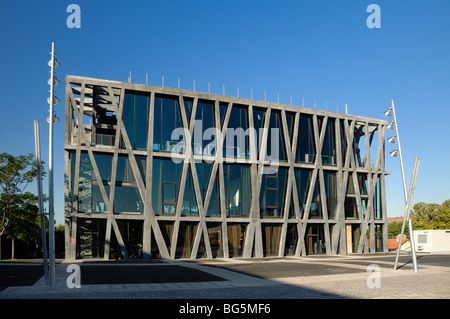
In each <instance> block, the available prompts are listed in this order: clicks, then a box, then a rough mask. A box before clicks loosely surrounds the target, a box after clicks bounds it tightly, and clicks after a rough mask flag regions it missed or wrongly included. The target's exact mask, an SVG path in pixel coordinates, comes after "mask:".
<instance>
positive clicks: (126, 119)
mask: <svg viewBox="0 0 450 319" xmlns="http://www.w3.org/2000/svg"><path fill="white" fill-rule="evenodd" d="M149 109H150V95H149V93H141V92H139V93H138V92H132V91H127V92H126V93H125V97H124V101H123V111H122V120H123V124H124V126H125V129H126V131H127V135H128V139H129V140H130V144H131V148H132V149H134V150H146V149H147V132H148V113H149ZM122 148H125V146H124V145H122Z"/></svg>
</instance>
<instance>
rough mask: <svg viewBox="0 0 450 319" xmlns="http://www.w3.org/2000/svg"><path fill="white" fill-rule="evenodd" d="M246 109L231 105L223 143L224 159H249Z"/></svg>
mask: <svg viewBox="0 0 450 319" xmlns="http://www.w3.org/2000/svg"><path fill="white" fill-rule="evenodd" d="M247 129H248V115H247V107H244V106H238V105H233V107H232V109H231V113H230V119H229V121H228V128H227V130H226V133H225V139H224V143H223V156H224V157H240V158H249V157H250V144H249V143H250V140H249V138H250V137H249V132H248V130H247Z"/></svg>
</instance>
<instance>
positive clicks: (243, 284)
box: [0, 253, 450, 300]
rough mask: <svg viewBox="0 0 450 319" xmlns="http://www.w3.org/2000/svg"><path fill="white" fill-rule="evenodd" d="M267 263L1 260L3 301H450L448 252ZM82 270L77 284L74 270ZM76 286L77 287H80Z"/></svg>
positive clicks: (266, 260)
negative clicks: (49, 265) (52, 266)
mask: <svg viewBox="0 0 450 319" xmlns="http://www.w3.org/2000/svg"><path fill="white" fill-rule="evenodd" d="M417 256H418V265H419V271H418V272H417V273H415V272H414V271H413V265H412V262H411V257H410V256H409V254H404V253H402V255H401V257H400V260H399V266H400V268H399V269H398V270H394V269H393V265H394V259H395V254H392V253H389V254H361V255H356V254H354V255H338V256H307V257H284V258H264V259H256V258H251V259H244V258H236V259H200V260H149V261H143V260H131V261H95V260H83V261H80V260H76V261H66V260H59V261H58V263H57V265H56V287H55V289H53V290H50V289H49V287H48V285H47V284H46V282H45V278H44V277H43V267H42V264H41V263H39V262H32V261H29V260H28V261H26V262H25V261H2V262H0V299H10V300H11V299H178V300H183V299H189V300H191V299H234V300H238V299H239V300H247V299H267V300H273V299H280V300H281V299H450V253H442V254H424V253H422V254H418V255H417ZM70 265H76V266H77V267H79V271H78V272H77V273H78V274H79V277H78V278H79V279H80V280H79V286H77V285H75V283H76V278H75V277H76V276H75V275H76V272H74V270H73V268H70V267H69V266H70ZM77 287H79V288H77Z"/></svg>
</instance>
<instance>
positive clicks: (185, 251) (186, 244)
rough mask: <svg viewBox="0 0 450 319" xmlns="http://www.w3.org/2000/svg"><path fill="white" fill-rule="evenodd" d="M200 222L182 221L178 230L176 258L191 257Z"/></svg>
mask: <svg viewBox="0 0 450 319" xmlns="http://www.w3.org/2000/svg"><path fill="white" fill-rule="evenodd" d="M197 228H198V223H194V222H180V228H179V231H178V240H177V248H176V250H175V258H189V257H191V253H192V249H193V246H194V239H195V235H196V233H197Z"/></svg>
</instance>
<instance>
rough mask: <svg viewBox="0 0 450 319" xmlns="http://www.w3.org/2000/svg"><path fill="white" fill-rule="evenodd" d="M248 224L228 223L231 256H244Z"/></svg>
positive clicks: (229, 252)
mask: <svg viewBox="0 0 450 319" xmlns="http://www.w3.org/2000/svg"><path fill="white" fill-rule="evenodd" d="M246 230H247V224H238V223H227V232H228V234H227V235H228V254H229V257H230V258H232V257H242V253H243V251H244V243H245V234H246Z"/></svg>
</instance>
